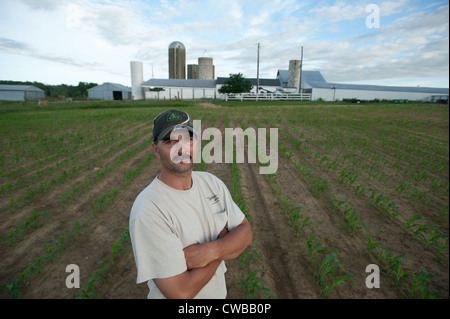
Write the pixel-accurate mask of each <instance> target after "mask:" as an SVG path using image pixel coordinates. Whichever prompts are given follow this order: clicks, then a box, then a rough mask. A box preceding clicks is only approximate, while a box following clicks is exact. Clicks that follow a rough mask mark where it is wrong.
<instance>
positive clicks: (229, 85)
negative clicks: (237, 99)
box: [219, 73, 253, 94]
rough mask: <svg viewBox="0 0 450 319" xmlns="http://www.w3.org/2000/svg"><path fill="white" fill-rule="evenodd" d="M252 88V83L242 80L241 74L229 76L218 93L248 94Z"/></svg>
mask: <svg viewBox="0 0 450 319" xmlns="http://www.w3.org/2000/svg"><path fill="white" fill-rule="evenodd" d="M252 88H253V86H252V83H251V82H250V81H249V80H246V79H244V76H243V75H242V73H237V74H230V78H229V79H228V80H226V81H225V83H224V85H223V86H222V87H221V88H220V89H219V93H222V94H225V93H245V92H250V91H251V89H252Z"/></svg>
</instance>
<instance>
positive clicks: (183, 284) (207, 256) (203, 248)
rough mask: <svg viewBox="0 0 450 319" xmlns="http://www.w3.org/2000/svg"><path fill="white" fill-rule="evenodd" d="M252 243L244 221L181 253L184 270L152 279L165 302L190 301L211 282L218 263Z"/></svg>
mask: <svg viewBox="0 0 450 319" xmlns="http://www.w3.org/2000/svg"><path fill="white" fill-rule="evenodd" d="M251 242H252V231H251V227H250V223H249V222H248V220H247V219H246V218H244V220H243V221H242V223H241V224H239V225H238V226H237V227H235V228H234V229H233V230H231V231H230V232H228V229H227V228H224V229H223V230H222V231H221V232H220V234H219V236H218V238H217V240H214V241H211V242H208V243H204V244H196V245H191V246H188V247H186V248H185V249H184V255H185V257H186V264H187V267H188V270H186V271H185V272H183V273H181V274H179V275H176V276H173V277H169V278H157V279H156V278H155V279H153V280H154V282H155V284H156V286H157V287H158V288H159V290H161V292H162V293H163V294H164V296H165V297H166V298H176V299H185V298H186V299H188V298H193V297H194V296H195V295H196V294H197V293H198V292H199V291H200V290H201V289H202V288H203V287H204V286H205V285H206V284H207V283H208V282H209V281H210V279H211V278H212V276H213V275H214V273H215V272H216V270H217V267H219V264H220V262H221V261H222V260H229V259H234V258H236V257H238V256H239V255H240V254H241V253H242V252H243V251H244V249H245V248H247V247H248V246H249V245H250V244H251Z"/></svg>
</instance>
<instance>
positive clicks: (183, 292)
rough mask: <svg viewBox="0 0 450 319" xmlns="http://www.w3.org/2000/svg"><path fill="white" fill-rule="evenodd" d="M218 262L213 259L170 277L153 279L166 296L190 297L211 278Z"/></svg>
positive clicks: (174, 297)
mask: <svg viewBox="0 0 450 319" xmlns="http://www.w3.org/2000/svg"><path fill="white" fill-rule="evenodd" d="M220 262H221V261H220V260H217V261H213V262H211V263H209V264H208V265H206V266H205V267H202V268H195V269H191V270H186V271H185V272H184V273H182V274H179V275H177V276H174V277H171V278H166V279H153V280H154V282H155V284H156V286H157V287H158V288H159V290H161V292H162V293H163V294H164V296H165V297H166V298H168V299H191V298H194V297H195V296H196V295H197V294H198V293H199V291H200V290H202V288H203V287H204V286H205V285H206V284H207V283H208V282H209V281H210V280H211V278H212V276H213V275H214V274H215V272H216V270H217V268H218V267H219V265H220Z"/></svg>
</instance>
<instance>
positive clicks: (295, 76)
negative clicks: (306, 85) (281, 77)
mask: <svg viewBox="0 0 450 319" xmlns="http://www.w3.org/2000/svg"><path fill="white" fill-rule="evenodd" d="M301 65H302V61H301V60H291V61H289V74H288V88H295V92H296V93H298V92H299V88H300V68H301Z"/></svg>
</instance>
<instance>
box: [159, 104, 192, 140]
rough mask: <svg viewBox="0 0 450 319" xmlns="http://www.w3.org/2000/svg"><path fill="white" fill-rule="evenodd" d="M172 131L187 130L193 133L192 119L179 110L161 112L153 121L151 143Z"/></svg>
mask: <svg viewBox="0 0 450 319" xmlns="http://www.w3.org/2000/svg"><path fill="white" fill-rule="evenodd" d="M174 129H187V130H188V131H189V132H193V133H195V132H194V128H193V121H192V117H191V116H190V115H189V114H188V113H186V112H184V111H180V110H176V109H170V110H167V111H164V112H162V113H161V114H159V115H158V116H156V117H155V118H154V119H153V141H154V142H156V141H158V140H161V139H163V138H164V136H166V135H167V133H170V132H172V131H173V130H174Z"/></svg>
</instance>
